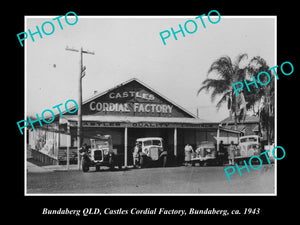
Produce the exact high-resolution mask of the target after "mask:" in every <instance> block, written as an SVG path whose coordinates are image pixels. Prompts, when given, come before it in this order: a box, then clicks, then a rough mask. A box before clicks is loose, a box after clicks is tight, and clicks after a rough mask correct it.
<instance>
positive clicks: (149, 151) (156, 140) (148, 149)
mask: <svg viewBox="0 0 300 225" xmlns="http://www.w3.org/2000/svg"><path fill="white" fill-rule="evenodd" d="M136 143H137V145H138V146H139V164H140V166H141V167H145V166H146V165H147V164H149V163H160V165H161V166H163V167H165V166H166V164H167V151H166V150H165V149H164V147H163V139H162V138H160V137H147V138H138V139H136Z"/></svg>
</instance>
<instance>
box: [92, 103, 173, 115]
mask: <svg viewBox="0 0 300 225" xmlns="http://www.w3.org/2000/svg"><path fill="white" fill-rule="evenodd" d="M172 109H173V106H172V105H167V104H154V103H137V102H136V103H108V102H95V101H92V102H91V103H90V110H91V111H99V112H135V113H172Z"/></svg>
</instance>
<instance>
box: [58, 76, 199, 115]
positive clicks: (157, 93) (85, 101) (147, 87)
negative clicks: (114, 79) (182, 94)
mask: <svg viewBox="0 0 300 225" xmlns="http://www.w3.org/2000/svg"><path fill="white" fill-rule="evenodd" d="M134 81H135V82H137V83H138V84H139V85H142V86H144V87H145V88H146V89H148V90H150V91H151V92H153V93H155V94H156V95H158V96H160V97H161V98H162V99H164V101H166V102H169V103H171V104H172V105H174V106H175V107H177V108H179V109H180V110H182V111H183V112H185V113H186V114H188V115H189V116H190V117H192V118H197V116H196V115H195V114H193V113H191V112H189V111H188V110H186V109H185V108H183V107H181V106H180V105H178V104H177V103H175V102H173V101H172V100H170V99H169V98H167V97H165V96H164V95H162V94H161V93H159V92H158V91H156V90H154V89H153V88H151V87H149V86H148V85H147V84H145V83H143V82H142V81H140V80H139V79H137V78H132V79H130V80H128V81H125V82H123V83H121V84H119V85H117V86H115V87H113V88H110V89H108V90H106V91H104V92H101V93H97V94H95V95H93V96H91V97H89V98H87V99H85V100H83V102H82V105H84V104H86V103H88V102H90V101H93V100H95V99H97V98H99V97H101V96H104V95H105V94H107V93H109V92H112V91H114V90H115V89H118V88H120V87H122V86H124V85H127V84H129V83H131V82H134ZM70 110H72V109H70ZM64 113H66V112H63V114H64Z"/></svg>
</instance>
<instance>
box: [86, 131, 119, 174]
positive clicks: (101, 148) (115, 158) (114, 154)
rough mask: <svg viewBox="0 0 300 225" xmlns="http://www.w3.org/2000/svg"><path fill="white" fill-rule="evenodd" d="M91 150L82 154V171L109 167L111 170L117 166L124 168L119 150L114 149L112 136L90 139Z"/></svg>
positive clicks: (98, 136) (99, 136)
mask: <svg viewBox="0 0 300 225" xmlns="http://www.w3.org/2000/svg"><path fill="white" fill-rule="evenodd" d="M90 143H91V148H90V149H89V151H88V152H84V153H83V154H82V157H83V158H82V171H83V172H87V171H89V168H90V167H96V171H99V170H100V166H108V167H109V168H110V169H111V170H112V169H114V167H115V166H116V165H117V166H118V167H119V169H121V168H122V165H121V160H120V157H119V155H118V151H117V149H114V148H113V145H112V138H111V136H110V135H97V136H95V137H93V138H91V139H90Z"/></svg>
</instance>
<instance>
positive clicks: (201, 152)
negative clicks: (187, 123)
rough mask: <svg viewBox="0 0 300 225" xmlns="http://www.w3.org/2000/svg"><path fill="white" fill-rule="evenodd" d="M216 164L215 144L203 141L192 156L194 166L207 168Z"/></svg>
mask: <svg viewBox="0 0 300 225" xmlns="http://www.w3.org/2000/svg"><path fill="white" fill-rule="evenodd" d="M215 162H216V148H215V145H214V143H213V142H210V141H202V142H201V143H200V145H198V147H197V149H196V150H195V152H194V153H193V154H192V166H195V164H196V163H199V164H200V166H206V165H208V164H212V163H215Z"/></svg>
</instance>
